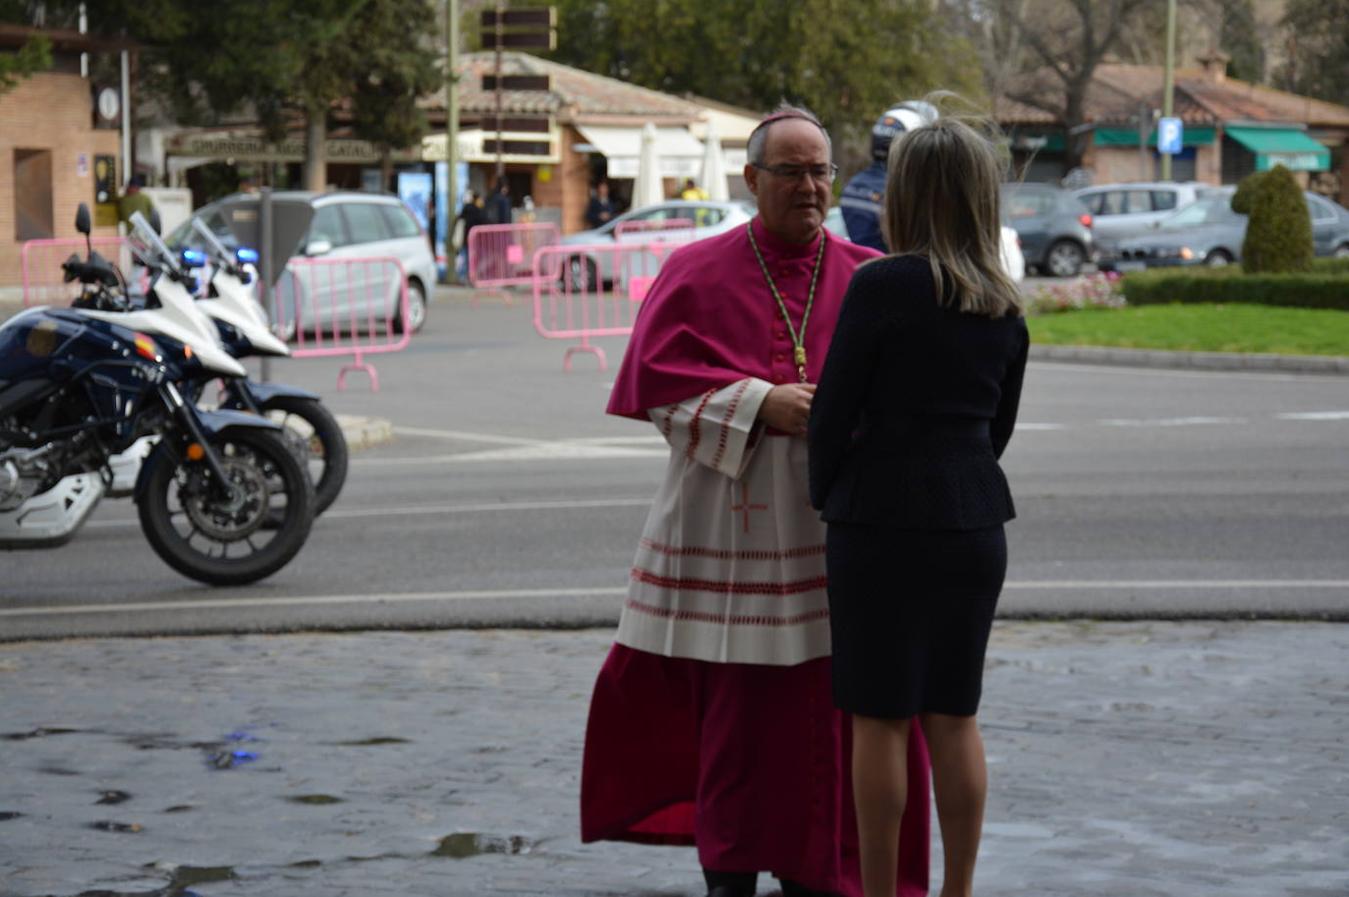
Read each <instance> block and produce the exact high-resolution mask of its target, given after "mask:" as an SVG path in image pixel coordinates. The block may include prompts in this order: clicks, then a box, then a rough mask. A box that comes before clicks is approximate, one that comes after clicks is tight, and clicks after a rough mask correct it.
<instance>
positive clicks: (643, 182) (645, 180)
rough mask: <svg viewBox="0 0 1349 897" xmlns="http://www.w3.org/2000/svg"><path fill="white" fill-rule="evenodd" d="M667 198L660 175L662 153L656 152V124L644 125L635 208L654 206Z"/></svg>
mask: <svg viewBox="0 0 1349 897" xmlns="http://www.w3.org/2000/svg"><path fill="white" fill-rule="evenodd" d="M664 200H665V185H664V184H663V183H662V182H661V177H660V154H659V153H657V152H656V126H655V125H653V124H652V123H651V122H647V123H646V124H645V125H642V153H641V155H640V156H639V157H638V160H637V183H635V184H633V185H632V207H633V208H634V209H640V208H644V207H646V206H654V205H655V204H656V203H658V202H663V201H664Z"/></svg>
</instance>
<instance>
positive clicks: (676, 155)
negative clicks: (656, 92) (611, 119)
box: [576, 125, 703, 178]
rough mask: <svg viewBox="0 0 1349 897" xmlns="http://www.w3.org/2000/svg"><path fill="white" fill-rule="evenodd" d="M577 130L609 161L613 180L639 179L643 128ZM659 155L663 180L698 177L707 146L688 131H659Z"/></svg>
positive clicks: (661, 129) (657, 137) (667, 129)
mask: <svg viewBox="0 0 1349 897" xmlns="http://www.w3.org/2000/svg"><path fill="white" fill-rule="evenodd" d="M576 130H578V131H580V132H581V136H582V137H584V138H585V139H586V142H587V143H589V144H590V147H589V148H590V149H593V150H594V151H595V152H598V153H600V154H601V155H602V156H604V157H605V159H606V160H608V163H609V165H608V168H609V177H611V178H635V177H637V159H638V157H639V156H640V155H641V154H642V129H641V128H640V127H633V128H615V127H607V126H600V125H577V126H576ZM656 152H657V154H658V155H659V156H660V173H661V176H662V177H667V178H684V177H697V176H698V172H699V171H700V170H701V168H702V164H703V144H702V141H700V140H699V139H698V138H697V137H694V136H693V135H692V134H690V133H689V131H688V129H687V128H657V129H656Z"/></svg>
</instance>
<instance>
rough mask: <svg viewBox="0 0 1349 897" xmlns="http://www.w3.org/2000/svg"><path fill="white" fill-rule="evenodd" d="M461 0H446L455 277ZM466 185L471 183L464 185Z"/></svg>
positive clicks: (448, 262)
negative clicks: (455, 206) (455, 205)
mask: <svg viewBox="0 0 1349 897" xmlns="http://www.w3.org/2000/svg"><path fill="white" fill-rule="evenodd" d="M458 162H459V0H445V167H446V168H447V169H448V172H447V175H448V177H447V180H446V182H445V183H446V188H445V190H446V192H447V193H448V194H449V196H448V197H447V202H446V204H445V210H446V214H445V217H446V221H445V274H446V278H447V279H448V280H451V281H453V280H454V279H455V272H456V270H457V268H456V265H455V252H454V246H453V245H452V241H453V238H454V204H455V202H456V201H457V200H458V198H459V182H458V178H457V172H456V169H457V168H458ZM464 186H468V185H467V184H465V185H464Z"/></svg>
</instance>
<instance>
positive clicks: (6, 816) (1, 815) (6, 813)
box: [0, 810, 23, 822]
mask: <svg viewBox="0 0 1349 897" xmlns="http://www.w3.org/2000/svg"><path fill="white" fill-rule="evenodd" d="M22 815H23V814H22V813H15V812H13V811H12V810H0V822H8V821H9V820H11V819H18V818H19V817H20V816H22Z"/></svg>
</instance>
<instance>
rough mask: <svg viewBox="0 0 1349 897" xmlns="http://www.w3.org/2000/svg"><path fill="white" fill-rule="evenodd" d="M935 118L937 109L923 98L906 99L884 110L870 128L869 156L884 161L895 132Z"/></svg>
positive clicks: (920, 124)
mask: <svg viewBox="0 0 1349 897" xmlns="http://www.w3.org/2000/svg"><path fill="white" fill-rule="evenodd" d="M936 120H937V109H936V107H935V106H933V105H932V104H931V103H927V102H924V101H923V100H907V101H905V102H903V103H897V104H895V105H894V106H892V107H890V108H889V109H887V110H886V111H885V114H884V115H882V116H881V117H880V118H879V119H877V121H876V124H875V125H873V126H872V128H871V158H873V159H876V160H878V161H881V162H884V161H885V157H886V155H888V154H889V152H890V144H891V142H892V141H893V140H894V139H895V135H896V134H902V133H904V132H905V131H909V130H912V129H913V128H917V127H921V126H922V125H925V124H927V123H928V122H931V121H936Z"/></svg>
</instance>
